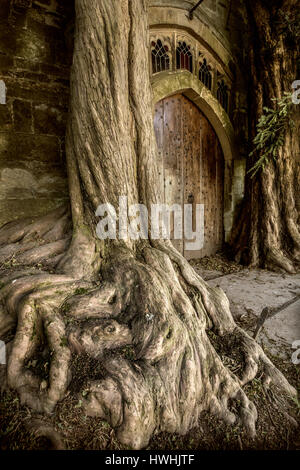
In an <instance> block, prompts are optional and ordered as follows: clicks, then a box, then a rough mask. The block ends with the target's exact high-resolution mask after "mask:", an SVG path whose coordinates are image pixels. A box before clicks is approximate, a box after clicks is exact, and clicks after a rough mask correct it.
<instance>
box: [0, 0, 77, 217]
mask: <svg viewBox="0 0 300 470" xmlns="http://www.w3.org/2000/svg"><path fill="white" fill-rule="evenodd" d="M72 14H73V0H72V1H71V0H64V1H63V2H62V1H59V2H58V1H56V0H40V1H31V0H1V2H0V80H1V81H2V87H4V85H5V90H6V93H5V96H3V93H2V101H1V102H2V103H3V104H0V226H1V225H2V224H4V223H6V222H7V221H9V220H12V219H17V218H20V217H24V216H26V217H28V216H29V217H30V216H35V215H40V214H43V213H45V212H47V211H49V209H52V208H54V207H57V206H58V205H60V204H61V203H63V202H64V201H66V199H67V198H68V191H67V180H66V171H65V156H64V136H65V127H66V114H67V108H68V94H69V72H70V62H71V54H70V53H69V52H68V48H67V44H66V43H67V41H66V39H65V30H66V26H67V24H68V22H69V20H70V18H72ZM3 83H4V85H3Z"/></svg>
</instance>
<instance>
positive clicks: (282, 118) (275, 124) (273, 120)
mask: <svg viewBox="0 0 300 470" xmlns="http://www.w3.org/2000/svg"><path fill="white" fill-rule="evenodd" d="M272 101H274V102H276V107H275V108H274V109H271V108H267V107H264V108H263V110H264V114H263V115H262V116H261V117H260V119H259V121H258V124H257V134H256V136H255V138H254V140H253V143H254V145H255V148H254V150H253V151H252V152H251V153H250V155H249V156H252V155H253V154H254V153H256V152H257V153H260V158H259V159H258V160H257V162H256V163H255V165H254V166H253V167H252V168H251V169H250V170H249V173H251V174H252V177H253V176H254V175H255V174H256V173H257V172H258V171H259V170H260V169H262V170H263V169H264V168H265V166H266V165H267V164H268V163H269V161H270V160H271V159H273V160H274V161H276V158H277V157H278V152H279V150H280V148H281V147H282V146H283V144H284V139H285V133H286V130H287V129H288V128H289V127H293V126H294V122H293V120H292V119H291V111H292V105H293V102H292V95H291V94H290V93H284V96H283V97H282V98H280V99H278V98H273V100H272Z"/></svg>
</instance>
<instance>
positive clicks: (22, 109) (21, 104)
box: [13, 100, 32, 133]
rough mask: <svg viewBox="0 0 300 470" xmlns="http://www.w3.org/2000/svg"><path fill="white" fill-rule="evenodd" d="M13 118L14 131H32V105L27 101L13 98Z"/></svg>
mask: <svg viewBox="0 0 300 470" xmlns="http://www.w3.org/2000/svg"><path fill="white" fill-rule="evenodd" d="M13 119H14V128H15V131H16V132H24V133H31V132H32V105H31V102H29V101H22V100H14V103H13Z"/></svg>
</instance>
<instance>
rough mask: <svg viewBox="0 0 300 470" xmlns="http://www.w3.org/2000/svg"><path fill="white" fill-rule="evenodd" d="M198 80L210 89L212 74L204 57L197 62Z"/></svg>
mask: <svg viewBox="0 0 300 470" xmlns="http://www.w3.org/2000/svg"><path fill="white" fill-rule="evenodd" d="M199 65H200V67H199V80H200V81H201V82H202V83H204V85H205V86H206V87H207V88H208V89H209V90H211V84H212V75H211V72H210V70H211V69H210V67H209V66H208V65H207V62H206V59H203V62H200V63H199Z"/></svg>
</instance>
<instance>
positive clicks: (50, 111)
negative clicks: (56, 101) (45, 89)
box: [33, 103, 67, 136]
mask: <svg viewBox="0 0 300 470" xmlns="http://www.w3.org/2000/svg"><path fill="white" fill-rule="evenodd" d="M33 116H34V130H35V132H36V133H37V134H48V135H51V134H53V135H60V136H63V135H65V132H66V120H67V118H66V113H65V112H64V110H62V109H58V108H56V107H53V106H48V105H46V104H44V103H42V104H35V105H34V111H33Z"/></svg>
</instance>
